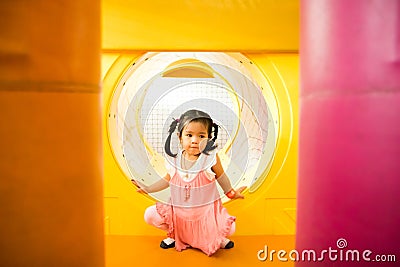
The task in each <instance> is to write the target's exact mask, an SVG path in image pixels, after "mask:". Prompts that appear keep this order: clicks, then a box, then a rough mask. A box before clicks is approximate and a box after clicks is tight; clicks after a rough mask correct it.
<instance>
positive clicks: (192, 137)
mask: <svg viewBox="0 0 400 267" xmlns="http://www.w3.org/2000/svg"><path fill="white" fill-rule="evenodd" d="M179 139H180V141H181V144H182V148H183V150H185V151H186V153H187V154H188V156H197V155H199V154H200V153H201V152H202V151H203V150H204V148H205V147H206V145H207V141H208V132H207V128H206V126H205V125H204V124H203V123H201V122H197V121H192V122H189V124H188V125H186V126H185V128H183V131H182V136H181V137H180V138H179Z"/></svg>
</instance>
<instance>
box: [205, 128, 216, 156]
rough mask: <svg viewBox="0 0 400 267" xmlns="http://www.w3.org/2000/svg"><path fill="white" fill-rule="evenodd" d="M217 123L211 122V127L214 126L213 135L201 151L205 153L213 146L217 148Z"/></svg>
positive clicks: (212, 148)
mask: <svg viewBox="0 0 400 267" xmlns="http://www.w3.org/2000/svg"><path fill="white" fill-rule="evenodd" d="M218 127H219V126H218V124H216V123H213V124H212V128H214V135H213V138H211V139H210V140H209V141H208V142H207V145H206V147H205V148H204V150H203V153H204V154H206V155H209V154H208V151H211V150H214V149H215V148H217V145H216V144H215V141H216V140H217V136H218Z"/></svg>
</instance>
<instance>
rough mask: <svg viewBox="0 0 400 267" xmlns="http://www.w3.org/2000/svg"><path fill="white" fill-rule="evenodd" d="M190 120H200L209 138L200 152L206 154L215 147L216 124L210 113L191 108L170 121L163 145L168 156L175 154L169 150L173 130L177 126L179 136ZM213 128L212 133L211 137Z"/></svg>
mask: <svg viewBox="0 0 400 267" xmlns="http://www.w3.org/2000/svg"><path fill="white" fill-rule="evenodd" d="M190 122H200V123H202V124H203V125H205V126H206V128H207V132H208V137H209V140H208V141H207V145H206V147H205V148H204V150H203V151H202V153H204V154H206V155H208V152H209V151H212V150H214V149H215V148H216V147H217V145H215V140H217V136H218V125H217V124H216V123H214V122H213V120H212V119H211V117H210V115H208V114H207V113H205V112H203V111H200V110H196V109H191V110H188V111H186V112H185V113H183V114H182V115H181V117H180V118H179V119H174V120H173V121H172V122H171V125H170V126H169V130H168V137H167V139H166V140H165V146H164V149H165V152H166V153H167V154H168V155H169V156H171V157H174V158H175V157H176V155H177V154H174V153H172V152H171V136H172V133H173V132H175V129H176V128H177V127H178V132H179V136H182V131H183V128H185V126H186V125H188V124H189V123H190ZM213 129H214V135H213V137H212V138H211V135H212V132H213Z"/></svg>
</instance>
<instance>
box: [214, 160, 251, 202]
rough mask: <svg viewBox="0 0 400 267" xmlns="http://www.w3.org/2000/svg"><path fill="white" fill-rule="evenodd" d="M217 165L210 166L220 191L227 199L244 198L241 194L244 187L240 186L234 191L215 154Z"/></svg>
mask: <svg viewBox="0 0 400 267" xmlns="http://www.w3.org/2000/svg"><path fill="white" fill-rule="evenodd" d="M216 157H217V163H216V164H215V165H214V166H212V168H211V169H212V171H213V172H214V173H215V177H217V182H218V184H219V185H220V186H221V188H222V190H224V194H226V195H227V196H228V197H229V198H232V199H236V198H244V196H243V195H242V194H241V193H242V191H243V190H244V189H246V186H242V187H240V188H238V189H237V190H234V189H233V188H232V185H231V181H230V180H229V178H228V176H227V175H226V174H225V171H224V168H223V167H222V164H221V160H220V159H219V156H218V154H216Z"/></svg>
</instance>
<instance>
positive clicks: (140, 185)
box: [131, 179, 148, 194]
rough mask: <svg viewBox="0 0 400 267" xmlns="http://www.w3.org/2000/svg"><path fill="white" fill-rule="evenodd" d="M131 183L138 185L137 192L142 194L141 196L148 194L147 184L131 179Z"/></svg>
mask: <svg viewBox="0 0 400 267" xmlns="http://www.w3.org/2000/svg"><path fill="white" fill-rule="evenodd" d="M131 182H132V183H133V184H134V185H136V187H137V190H136V192H138V193H141V194H147V193H148V189H147V186H146V185H145V184H143V183H142V182H140V181H137V180H134V179H131Z"/></svg>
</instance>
